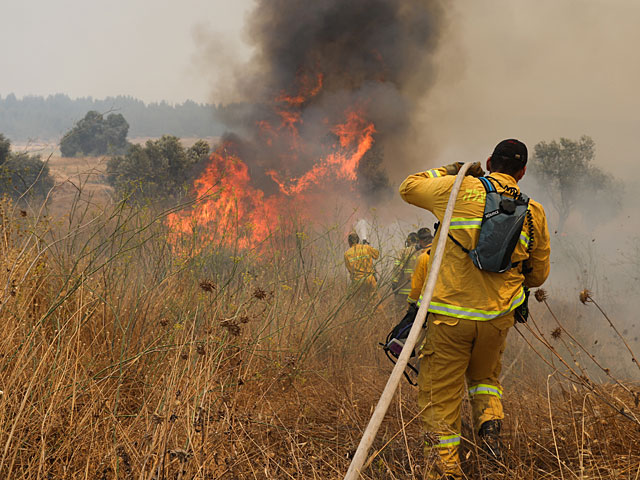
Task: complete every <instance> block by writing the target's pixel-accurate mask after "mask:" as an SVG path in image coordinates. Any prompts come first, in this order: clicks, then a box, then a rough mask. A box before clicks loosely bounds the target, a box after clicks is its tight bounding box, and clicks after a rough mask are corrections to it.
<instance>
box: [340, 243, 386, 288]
mask: <svg viewBox="0 0 640 480" xmlns="http://www.w3.org/2000/svg"><path fill="white" fill-rule="evenodd" d="M348 242H349V250H347V251H346V252H345V253H344V264H345V266H346V267H347V270H348V271H349V275H350V276H351V282H352V283H351V284H352V287H354V288H364V289H365V290H366V291H367V292H369V293H373V291H375V289H376V286H377V282H376V277H375V273H376V270H375V268H374V265H373V261H374V260H377V259H378V257H379V256H380V252H379V251H378V250H376V249H375V248H373V247H372V246H371V245H368V244H367V245H364V244H361V243H360V237H358V234H357V233H350V234H349V237H348Z"/></svg>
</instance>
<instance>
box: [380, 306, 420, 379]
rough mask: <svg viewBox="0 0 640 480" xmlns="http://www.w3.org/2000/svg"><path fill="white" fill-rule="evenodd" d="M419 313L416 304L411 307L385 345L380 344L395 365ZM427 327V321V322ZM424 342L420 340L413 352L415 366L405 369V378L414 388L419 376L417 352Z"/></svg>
mask: <svg viewBox="0 0 640 480" xmlns="http://www.w3.org/2000/svg"><path fill="white" fill-rule="evenodd" d="M417 313H418V307H417V305H415V304H412V305H411V306H409V309H408V310H407V313H406V314H405V316H404V317H403V318H402V320H401V321H400V323H398V324H397V325H396V326H395V327H393V329H392V330H391V331H390V332H389V334H388V335H387V338H386V340H385V342H384V343H380V344H379V345H380V346H381V347H382V350H384V353H385V354H386V355H387V358H388V359H389V360H391V363H393V364H394V365H395V363H396V359H397V358H398V357H399V356H400V353H401V352H402V349H403V347H404V344H405V342H406V341H407V337H408V336H409V332H410V331H411V327H413V322H414V321H415V319H416V315H417ZM425 325H426V321H425ZM423 328H424V327H423ZM424 335H425V332H422V335H421V336H424ZM421 343H422V340H420V338H419V339H418V341H417V342H416V348H414V351H413V352H411V357H410V358H412V359H414V363H415V366H414V365H412V364H411V363H407V367H406V369H405V371H404V372H403V373H404V376H405V378H406V379H407V381H408V382H409V383H410V384H411V385H413V386H414V387H415V386H417V385H418V382H417V376H418V361H417V360H418V357H417V355H416V353H417V350H418V349H419V348H420V345H421ZM412 377H414V378H415V379H414V378H412Z"/></svg>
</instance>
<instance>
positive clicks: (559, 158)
mask: <svg viewBox="0 0 640 480" xmlns="http://www.w3.org/2000/svg"><path fill="white" fill-rule="evenodd" d="M534 151H535V160H534V161H533V162H530V167H529V168H530V171H531V172H532V174H533V175H534V176H535V177H537V178H538V180H540V183H541V184H542V185H543V186H544V188H545V189H546V190H547V192H548V193H549V196H550V199H551V202H552V204H553V206H554V208H555V210H556V212H557V213H558V227H557V230H558V231H559V232H562V231H563V230H564V226H565V222H566V221H567V218H568V217H569V215H570V214H571V213H572V211H573V210H575V209H581V210H583V211H589V210H590V207H592V206H593V202H594V199H598V200H600V204H601V206H605V207H607V206H608V207H612V206H614V205H616V204H617V200H618V198H619V190H620V189H621V187H620V186H619V185H618V182H616V181H615V180H614V178H613V177H612V176H611V175H610V174H608V173H606V172H604V171H603V170H601V169H600V168H599V167H597V166H595V165H593V160H594V159H595V142H594V141H593V139H592V138H591V137H589V136H586V135H583V136H582V137H580V139H579V140H577V141H576V140H571V139H568V138H560V140H558V141H556V140H553V141H551V142H540V143H538V144H537V145H535V147H534ZM602 194H606V195H602ZM576 207H580V208H576ZM581 207H586V208H581ZM592 213H594V214H595V213H596V212H592Z"/></svg>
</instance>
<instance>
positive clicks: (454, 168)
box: [442, 162, 463, 175]
mask: <svg viewBox="0 0 640 480" xmlns="http://www.w3.org/2000/svg"><path fill="white" fill-rule="evenodd" d="M462 165H463V163H462V162H455V163H450V164H449V165H445V166H444V167H442V168H444V169H445V170H446V171H447V175H457V174H458V172H459V171H460V167H462Z"/></svg>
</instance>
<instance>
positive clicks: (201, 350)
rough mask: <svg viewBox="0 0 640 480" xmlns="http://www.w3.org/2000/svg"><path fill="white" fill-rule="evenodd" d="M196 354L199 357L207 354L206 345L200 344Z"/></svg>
mask: <svg viewBox="0 0 640 480" xmlns="http://www.w3.org/2000/svg"><path fill="white" fill-rule="evenodd" d="M196 352H198V355H204V354H205V353H207V352H206V350H205V349H204V344H202V343H199V344H198V346H197V347H196Z"/></svg>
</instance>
